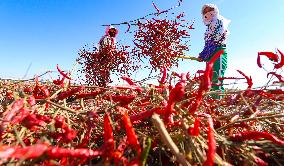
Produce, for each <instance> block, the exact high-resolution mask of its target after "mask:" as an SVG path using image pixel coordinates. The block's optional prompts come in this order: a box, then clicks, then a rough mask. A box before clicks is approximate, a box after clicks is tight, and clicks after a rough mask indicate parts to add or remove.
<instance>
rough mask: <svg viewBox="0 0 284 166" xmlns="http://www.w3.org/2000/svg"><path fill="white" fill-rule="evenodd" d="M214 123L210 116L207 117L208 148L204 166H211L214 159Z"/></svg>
mask: <svg viewBox="0 0 284 166" xmlns="http://www.w3.org/2000/svg"><path fill="white" fill-rule="evenodd" d="M213 130H214V124H213V120H212V118H208V131H207V136H208V150H207V159H206V161H205V163H204V164H203V165H204V166H213V165H214V159H215V154H216V140H215V137H214V131H213Z"/></svg>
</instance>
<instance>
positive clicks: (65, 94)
mask: <svg viewBox="0 0 284 166" xmlns="http://www.w3.org/2000/svg"><path fill="white" fill-rule="evenodd" d="M83 89H85V87H84V86H79V87H77V88H73V89H70V90H67V91H63V92H61V93H59V94H58V95H57V99H58V100H63V99H65V98H68V97H71V96H72V95H74V94H75V93H78V92H80V91H81V90H83Z"/></svg>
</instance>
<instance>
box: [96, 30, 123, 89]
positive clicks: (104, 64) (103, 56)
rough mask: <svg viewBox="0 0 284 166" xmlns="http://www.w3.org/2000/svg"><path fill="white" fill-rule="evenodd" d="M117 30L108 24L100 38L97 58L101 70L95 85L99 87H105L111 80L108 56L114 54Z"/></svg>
mask: <svg viewBox="0 0 284 166" xmlns="http://www.w3.org/2000/svg"><path fill="white" fill-rule="evenodd" d="M117 33H118V30H117V29H116V28H115V27H113V26H108V27H107V28H106V34H105V35H104V36H103V37H102V38H101V39H100V41H99V43H98V45H99V59H98V63H100V66H101V71H100V74H98V75H97V76H96V77H97V80H96V82H97V85H99V86H101V87H106V86H107V84H108V83H110V82H111V79H110V70H111V66H112V64H111V62H112V61H110V59H111V58H109V57H110V56H114V55H113V54H115V49H116V39H115V37H116V35H117Z"/></svg>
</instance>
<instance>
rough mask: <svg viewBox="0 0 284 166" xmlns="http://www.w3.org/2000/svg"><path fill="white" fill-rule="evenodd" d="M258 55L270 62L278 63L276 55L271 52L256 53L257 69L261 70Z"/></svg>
mask: <svg viewBox="0 0 284 166" xmlns="http://www.w3.org/2000/svg"><path fill="white" fill-rule="evenodd" d="M260 55H264V56H266V57H268V58H269V59H270V60H272V61H274V62H278V55H277V54H275V53H273V52H258V55H257V65H258V67H260V68H262V65H261V63H260Z"/></svg>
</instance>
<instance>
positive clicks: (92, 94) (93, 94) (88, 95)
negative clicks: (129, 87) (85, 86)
mask: <svg viewBox="0 0 284 166" xmlns="http://www.w3.org/2000/svg"><path fill="white" fill-rule="evenodd" d="M104 91H105V90H101V89H99V90H96V91H92V92H87V93H79V94H76V96H75V98H76V99H81V98H84V99H88V98H95V97H96V96H98V95H99V94H101V93H103V92H104Z"/></svg>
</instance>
